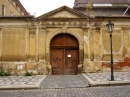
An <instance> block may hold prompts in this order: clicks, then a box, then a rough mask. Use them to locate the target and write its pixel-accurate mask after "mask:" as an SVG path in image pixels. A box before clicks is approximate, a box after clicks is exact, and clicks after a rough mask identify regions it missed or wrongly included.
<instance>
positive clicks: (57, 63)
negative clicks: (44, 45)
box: [50, 34, 79, 75]
mask: <svg viewBox="0 0 130 97" xmlns="http://www.w3.org/2000/svg"><path fill="white" fill-rule="evenodd" d="M50 59H51V60H50V61H51V65H52V74H59V75H60V74H77V68H78V63H79V43H78V40H77V39H76V38H75V37H74V36H72V35H69V34H59V35H57V36H55V37H54V38H53V39H52V40H51V43H50Z"/></svg>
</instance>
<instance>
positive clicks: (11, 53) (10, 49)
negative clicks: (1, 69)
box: [1, 28, 26, 61]
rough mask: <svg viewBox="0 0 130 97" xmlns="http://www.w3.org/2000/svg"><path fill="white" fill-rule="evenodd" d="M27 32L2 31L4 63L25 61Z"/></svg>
mask: <svg viewBox="0 0 130 97" xmlns="http://www.w3.org/2000/svg"><path fill="white" fill-rule="evenodd" d="M25 31H26V30H25V29H23V28H3V29H2V49H1V50H2V55H1V57H2V61H24V60H25V50H26V45H25Z"/></svg>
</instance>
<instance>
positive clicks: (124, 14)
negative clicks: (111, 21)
mask: <svg viewBox="0 0 130 97" xmlns="http://www.w3.org/2000/svg"><path fill="white" fill-rule="evenodd" d="M129 8H130V5H129V6H128V7H127V9H126V11H125V12H124V14H123V16H124V15H125V14H126V13H127V11H128V10H129Z"/></svg>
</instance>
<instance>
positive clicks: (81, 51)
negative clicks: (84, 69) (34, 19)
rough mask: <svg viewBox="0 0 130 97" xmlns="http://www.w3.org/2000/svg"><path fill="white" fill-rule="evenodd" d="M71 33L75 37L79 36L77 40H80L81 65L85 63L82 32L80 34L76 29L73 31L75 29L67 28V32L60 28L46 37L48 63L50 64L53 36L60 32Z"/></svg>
mask: <svg viewBox="0 0 130 97" xmlns="http://www.w3.org/2000/svg"><path fill="white" fill-rule="evenodd" d="M65 33H66V34H70V35H73V36H74V37H76V38H77V40H78V42H79V65H81V64H83V58H84V55H83V48H84V47H83V46H84V45H83V43H84V41H83V37H82V36H81V35H80V34H78V32H75V31H73V30H66V31H65V32H64V30H63V29H60V30H57V31H55V32H51V33H50V34H49V35H48V36H47V38H46V47H45V54H46V55H45V56H46V57H45V58H46V59H45V60H46V62H47V65H50V42H51V40H52V38H53V37H55V36H56V35H58V34H65Z"/></svg>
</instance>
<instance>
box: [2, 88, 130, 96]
mask: <svg viewBox="0 0 130 97" xmlns="http://www.w3.org/2000/svg"><path fill="white" fill-rule="evenodd" d="M0 97H130V86H111V87H88V88H63V89H41V90H10V91H6V90H5V91H0Z"/></svg>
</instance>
